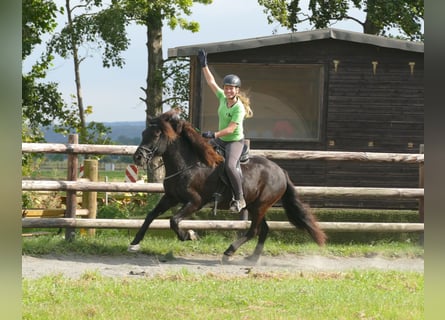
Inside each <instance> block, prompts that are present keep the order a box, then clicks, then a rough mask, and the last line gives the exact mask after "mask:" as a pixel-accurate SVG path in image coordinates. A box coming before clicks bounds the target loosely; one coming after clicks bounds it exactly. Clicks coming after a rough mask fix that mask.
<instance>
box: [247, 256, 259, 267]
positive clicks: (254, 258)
mask: <svg viewBox="0 0 445 320" xmlns="http://www.w3.org/2000/svg"><path fill="white" fill-rule="evenodd" d="M244 260H245V261H247V262H248V263H249V264H250V265H255V264H256V263H257V262H258V260H260V256H258V255H251V256H248V257H246V258H244Z"/></svg>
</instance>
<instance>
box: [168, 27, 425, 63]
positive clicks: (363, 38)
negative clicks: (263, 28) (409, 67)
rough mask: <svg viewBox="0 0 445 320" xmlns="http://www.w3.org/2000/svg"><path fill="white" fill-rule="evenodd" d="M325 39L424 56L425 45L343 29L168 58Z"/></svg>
mask: <svg viewBox="0 0 445 320" xmlns="http://www.w3.org/2000/svg"><path fill="white" fill-rule="evenodd" d="M323 39H336V40H343V41H349V42H355V43H362V44H369V45H373V46H377V47H384V48H391V49H398V50H404V51H413V52H420V53H423V52H424V44H423V42H413V41H407V40H399V39H393V38H387V37H382V36H375V35H369V34H364V33H360V32H353V31H346V30H340V29H318V30H311V31H303V32H293V33H286V34H280V35H272V36H266V37H257V38H248V39H241V40H232V41H222V42H211V43H201V44H196V45H190V46H181V47H175V48H169V49H168V57H169V58H171V57H187V56H194V55H196V54H197V52H198V50H199V49H201V48H204V49H206V51H207V53H219V52H228V51H238V50H246V49H255V48H259V47H267V46H276V45H281V44H288V43H299V42H308V41H314V40H323Z"/></svg>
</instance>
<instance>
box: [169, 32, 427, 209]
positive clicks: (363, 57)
mask: <svg viewBox="0 0 445 320" xmlns="http://www.w3.org/2000/svg"><path fill="white" fill-rule="evenodd" d="M200 48H204V49H205V50H206V51H207V53H208V62H209V67H210V69H211V70H212V72H213V74H214V76H215V78H216V80H217V81H222V78H223V77H224V75H226V74H229V73H234V74H237V75H239V76H240V78H241V81H242V90H244V91H246V92H247V93H248V94H249V97H250V100H251V105H252V108H253V111H254V117H253V118H251V119H248V120H246V122H245V127H246V138H248V139H250V144H251V148H253V149H286V150H288V149H291V150H329V151H361V152H390V153H419V146H420V145H421V144H423V143H424V128H423V126H424V84H423V70H424V66H423V57H424V45H423V43H419V42H409V41H403V40H398V39H390V38H385V37H380V36H372V35H366V34H362V33H357V32H350V31H344V30H338V29H321V30H314V31H305V32H296V33H289V34H282V35H273V36H267V37H260V38H252V39H245V40H234V41H226V42H216V43H203V44H196V45H192V46H183V47H176V48H171V49H169V50H168V55H169V57H191V70H190V71H191V72H190V76H191V95H190V114H191V119H192V122H193V123H194V125H195V126H196V127H198V128H201V129H202V130H216V128H217V115H216V104H217V102H216V99H215V97H214V96H213V94H212V93H211V91H210V90H209V88H208V86H207V85H206V84H205V80H204V78H203V77H202V73H201V71H200V67H199V64H198V62H197V59H196V55H197V52H198V49H200ZM277 162H278V163H279V164H280V165H281V166H282V167H283V168H285V169H286V170H288V172H289V174H290V176H291V178H292V180H293V182H294V184H295V185H296V186H299V185H300V186H339V187H351V186H352V187H399V188H415V187H418V185H419V177H418V166H417V165H407V164H394V163H357V162H345V161H341V162H340V161H338V162H330V161H300V160H298V161H296V160H294V161H284V160H283V161H281V160H280V161H277ZM309 202H310V203H311V205H313V206H329V207H331V206H350V207H366V208H369V207H376V208H377V207H386V208H416V207H417V201H416V200H403V201H394V200H390V201H387V200H369V199H362V200H361V199H358V200H354V201H352V200H348V201H345V200H344V199H310V201H309Z"/></svg>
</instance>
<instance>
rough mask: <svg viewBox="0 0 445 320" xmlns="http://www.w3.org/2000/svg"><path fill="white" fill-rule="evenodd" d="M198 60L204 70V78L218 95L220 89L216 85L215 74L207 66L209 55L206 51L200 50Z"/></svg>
mask: <svg viewBox="0 0 445 320" xmlns="http://www.w3.org/2000/svg"><path fill="white" fill-rule="evenodd" d="M198 60H199V64H200V66H201V68H202V72H203V73H204V78H205V79H206V82H207V85H208V86H209V87H210V89H211V90H212V91H213V93H216V91H217V90H218V89H219V86H218V84H217V83H216V81H215V77H213V74H212V72H210V69H209V67H208V65H207V53H206V52H205V50H204V49H199V51H198Z"/></svg>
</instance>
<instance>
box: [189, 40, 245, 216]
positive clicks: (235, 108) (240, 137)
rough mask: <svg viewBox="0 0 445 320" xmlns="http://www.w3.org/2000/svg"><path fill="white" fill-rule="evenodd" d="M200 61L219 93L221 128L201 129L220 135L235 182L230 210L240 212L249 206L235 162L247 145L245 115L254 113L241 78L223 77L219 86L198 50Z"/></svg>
mask: <svg viewBox="0 0 445 320" xmlns="http://www.w3.org/2000/svg"><path fill="white" fill-rule="evenodd" d="M198 60H199V64H200V65H201V67H202V71H203V73H204V77H205V79H206V82H207V84H208V86H209V87H210V89H211V90H212V91H213V93H214V94H215V95H216V97H217V99H218V101H219V105H218V131H215V132H212V131H207V132H204V133H202V136H203V137H205V138H211V139H217V140H218V141H217V143H218V144H219V145H222V146H223V147H224V149H225V159H226V160H225V170H226V172H227V175H228V177H229V180H230V184H231V185H232V189H233V194H234V199H232V202H231V203H230V211H232V212H240V211H241V209H243V208H244V207H245V206H246V201H245V200H244V194H243V188H242V181H241V174H240V173H239V172H238V170H237V169H236V164H237V162H238V160H239V158H240V156H241V153H242V151H243V148H244V130H243V121H244V118H250V117H252V115H253V113H252V110H251V109H250V101H249V98H248V97H246V96H245V95H243V94H242V93H241V92H240V87H241V80H240V78H239V77H238V76H237V75H234V74H229V75H226V76H225V77H224V80H223V88H220V87H219V86H218V84H217V83H216V81H215V78H214V77H213V74H212V73H211V72H210V69H209V68H208V66H207V53H206V52H205V51H204V50H203V49H200V50H199V51H198Z"/></svg>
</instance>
